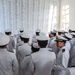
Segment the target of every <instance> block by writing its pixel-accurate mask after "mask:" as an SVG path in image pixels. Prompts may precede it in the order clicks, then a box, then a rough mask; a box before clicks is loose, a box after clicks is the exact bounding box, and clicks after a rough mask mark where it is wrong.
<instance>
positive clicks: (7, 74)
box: [0, 49, 18, 75]
mask: <svg viewBox="0 0 75 75" xmlns="http://www.w3.org/2000/svg"><path fill="white" fill-rule="evenodd" d="M0 75H18V62H17V59H16V56H15V55H14V53H11V52H8V51H7V49H0Z"/></svg>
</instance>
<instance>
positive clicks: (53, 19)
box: [48, 5, 57, 32]
mask: <svg viewBox="0 0 75 75" xmlns="http://www.w3.org/2000/svg"><path fill="white" fill-rule="evenodd" d="M56 24H57V6H56V5H51V6H50V14H49V27H48V32H50V31H51V30H54V29H56Z"/></svg>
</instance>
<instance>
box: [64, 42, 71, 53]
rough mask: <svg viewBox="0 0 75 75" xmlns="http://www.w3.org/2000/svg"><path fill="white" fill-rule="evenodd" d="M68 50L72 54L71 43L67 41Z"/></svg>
mask: <svg viewBox="0 0 75 75" xmlns="http://www.w3.org/2000/svg"><path fill="white" fill-rule="evenodd" d="M65 46H66V48H67V50H69V52H70V50H71V43H70V41H66V45H65Z"/></svg>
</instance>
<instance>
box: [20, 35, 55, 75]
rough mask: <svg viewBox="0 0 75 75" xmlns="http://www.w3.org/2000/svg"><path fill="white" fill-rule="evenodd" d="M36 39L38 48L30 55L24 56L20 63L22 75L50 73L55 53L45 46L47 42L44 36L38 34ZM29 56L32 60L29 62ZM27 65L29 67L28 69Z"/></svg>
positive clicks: (44, 74) (46, 74)
mask: <svg viewBox="0 0 75 75" xmlns="http://www.w3.org/2000/svg"><path fill="white" fill-rule="evenodd" d="M37 40H38V45H39V47H40V50H39V51H38V52H35V53H33V54H31V55H30V57H25V58H24V60H23V61H22V63H21V68H22V69H23V70H24V71H25V74H23V75H51V71H52V68H53V66H54V63H55V60H56V56H55V53H54V52H50V51H49V50H48V48H46V46H47V42H48V38H47V37H46V36H38V37H37ZM30 58H31V61H32V62H29V61H30V60H29V59H30ZM27 64H29V65H27ZM30 66H31V67H30ZM28 67H30V68H29V69H28ZM31 71H32V72H31Z"/></svg>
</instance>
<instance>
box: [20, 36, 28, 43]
mask: <svg viewBox="0 0 75 75" xmlns="http://www.w3.org/2000/svg"><path fill="white" fill-rule="evenodd" d="M20 38H21V40H22V41H24V43H28V41H29V38H23V37H21V36H20Z"/></svg>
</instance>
